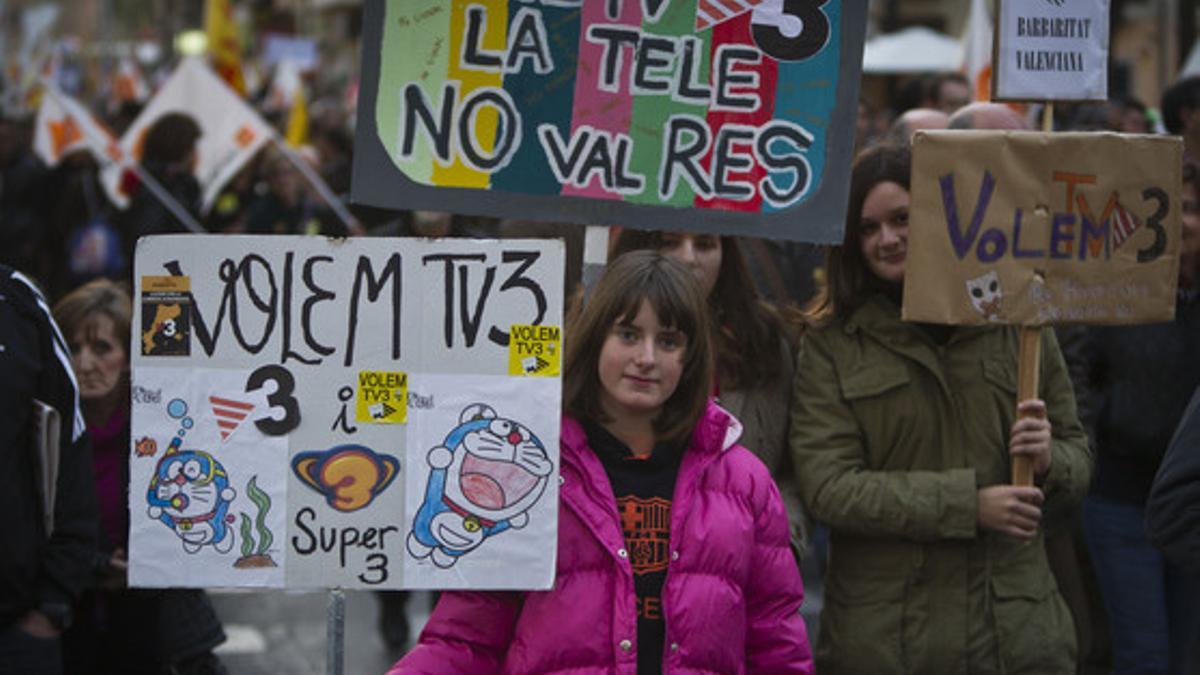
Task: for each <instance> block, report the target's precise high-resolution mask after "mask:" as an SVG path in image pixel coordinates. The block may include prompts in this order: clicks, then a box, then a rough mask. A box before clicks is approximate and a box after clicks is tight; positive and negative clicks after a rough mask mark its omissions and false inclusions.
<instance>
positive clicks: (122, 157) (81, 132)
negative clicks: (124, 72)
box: [33, 82, 130, 208]
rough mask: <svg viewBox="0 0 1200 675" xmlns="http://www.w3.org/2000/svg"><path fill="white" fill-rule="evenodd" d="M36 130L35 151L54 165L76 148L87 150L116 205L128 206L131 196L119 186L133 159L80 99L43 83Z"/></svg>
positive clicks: (49, 163)
mask: <svg viewBox="0 0 1200 675" xmlns="http://www.w3.org/2000/svg"><path fill="white" fill-rule="evenodd" d="M41 99H42V100H41V105H40V106H39V107H38V114H37V121H36V128H35V129H34V132H33V151H34V152H35V153H37V156H38V157H41V158H42V161H44V162H45V163H46V164H47V165H49V166H55V165H56V164H58V163H59V162H60V161H62V158H63V157H65V156H66V155H68V154H70V153H72V152H75V151H76V150H87V151H89V152H90V153H91V154H92V156H93V157H95V158H96V161H97V163H99V165H100V169H101V183H102V184H103V185H104V189H105V191H106V192H107V193H108V196H109V198H110V199H111V200H112V201H113V203H114V204H116V205H117V206H120V207H122V208H123V207H125V205H126V204H128V198H127V197H126V196H125V195H123V194H122V193H121V192H120V190H119V189H118V186H117V183H118V182H119V181H118V178H119V176H120V173H121V169H122V168H124V167H125V166H126V165H127V164H128V163H129V161H130V159H129V156H128V154H127V153H126V152H125V150H124V149H123V148H122V147H121V145H120V144H119V143H118V142H117V139H116V137H114V136H113V135H112V132H110V131H109V130H108V128H107V127H105V126H104V125H103V124H102V123H101V122H100V121H99V120H97V119H96V117H95V116H94V115H92V113H91V112H90V111H89V110H88V109H87V108H85V107H84V106H83V104H81V103H80V102H78V101H76V100H75V99H73V98H71V97H70V96H67V95H66V94H64V93H62V92H61V91H59V89H58V87H56V86H54V85H53V84H51V83H49V82H44V83H43V85H42V96H41Z"/></svg>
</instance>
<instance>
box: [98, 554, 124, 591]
mask: <svg viewBox="0 0 1200 675" xmlns="http://www.w3.org/2000/svg"><path fill="white" fill-rule="evenodd" d="M128 574H129V559H128V558H127V557H126V554H125V549H123V548H118V549H117V550H115V551H113V552H112V555H111V556H109V558H108V569H106V570H105V571H104V574H103V577H102V578H101V579H100V588H102V589H104V590H109V591H111V590H118V589H122V588H125V586H126V584H127V579H128Z"/></svg>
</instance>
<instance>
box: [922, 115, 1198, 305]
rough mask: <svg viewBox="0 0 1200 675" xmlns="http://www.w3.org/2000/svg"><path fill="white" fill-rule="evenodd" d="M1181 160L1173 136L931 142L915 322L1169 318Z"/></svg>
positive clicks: (928, 137)
mask: <svg viewBox="0 0 1200 675" xmlns="http://www.w3.org/2000/svg"><path fill="white" fill-rule="evenodd" d="M1182 153H1183V144H1182V143H1181V141H1180V139H1178V138H1168V137H1161V136H1129V135H1118V134H1111V133H1104V134H1098V133H1054V134H1046V133H1034V132H996V131H941V132H919V133H918V134H917V136H916V138H915V139H914V142H913V178H912V203H911V209H910V214H909V223H910V224H909V233H908V258H907V264H906V271H905V279H904V311H903V314H904V318H905V319H908V320H911V321H931V322H937V323H950V324H977V325H986V324H989V323H1008V324H1023V325H1042V324H1057V323H1087V324H1122V323H1142V322H1152V321H1168V320H1170V319H1171V318H1173V316H1174V311H1175V292H1174V291H1175V285H1176V276H1177V274H1178V270H1179V242H1180V234H1181V232H1180V200H1179V191H1180V186H1181V185H1182V177H1181V169H1180V167H1181V166H1182Z"/></svg>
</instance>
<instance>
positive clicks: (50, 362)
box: [16, 275, 99, 603]
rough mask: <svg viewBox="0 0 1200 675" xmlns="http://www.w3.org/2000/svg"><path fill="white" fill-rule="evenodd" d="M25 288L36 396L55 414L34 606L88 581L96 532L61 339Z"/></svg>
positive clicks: (39, 300)
mask: <svg viewBox="0 0 1200 675" xmlns="http://www.w3.org/2000/svg"><path fill="white" fill-rule="evenodd" d="M16 276H17V282H18V283H19V284H25V285H28V286H29V291H30V298H29V300H30V301H31V304H32V305H33V307H32V311H31V313H30V314H31V316H33V317H36V319H35V320H36V321H37V323H38V333H39V335H40V338H41V348H42V354H41V358H42V369H41V375H40V378H39V382H38V385H37V397H38V398H39V399H40V400H42V401H43V402H45V403H47V404H49V405H51V406H53V407H54V408H56V409H57V410H58V412H59V417H60V421H61V428H60V430H59V445H60V448H59V452H60V455H59V465H58V487H57V491H56V498H55V505H54V532H53V533H52V534H51V536H50V537H49V538H48V539H47V540H46V541H45V542H44V545H43V548H42V554H41V556H40V558H41V560H40V564H39V569H38V576H37V589H36V592H37V600H38V602H40V603H47V602H48V603H70V602H72V601H74V600H75V599H76V598H77V597H78V596H79V594H80V593H82V592H83V589H84V588H85V587H86V586H87V585H88V584H89V583H90V581H91V572H92V566H93V563H94V560H95V551H96V545H97V541H96V539H97V532H98V530H99V526H98V525H99V523H98V515H97V513H98V509H97V504H96V486H95V479H94V477H93V473H92V452H91V443H90V441H89V439H88V435H87V432H86V430H85V425H84V421H83V415H82V412H81V411H80V409H79V389H78V386H77V384H76V382H75V374H74V372H73V371H72V370H71V356H70V351H69V349H68V347H67V343H66V341H65V340H64V339H63V336H62V334H61V332H59V329H58V326H57V325H56V324H55V323H54V319H53V317H52V316H51V314H50V308H49V307H48V306H47V304H46V301H45V299H44V298H43V297H42V295H41V293H40V292H39V291H38V290H37V289H36V288H34V287H33V286H32V285H31V284H29V283H28V282H27V281H26V280H24V279H22V278H21V277H20V275H16Z"/></svg>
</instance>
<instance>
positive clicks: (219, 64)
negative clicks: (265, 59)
mask: <svg viewBox="0 0 1200 675" xmlns="http://www.w3.org/2000/svg"><path fill="white" fill-rule="evenodd" d="M204 32H205V34H206V35H207V37H208V53H209V55H210V57H211V59H212V67H213V70H215V71H217V74H218V75H220V76H221V79H222V80H225V83H226V84H228V85H229V86H230V87H231V88H233V90H234V91H236V92H237V93H238V95H239V96H245V95H246V80H245V78H244V76H243V74H242V41H241V38H240V37H239V36H238V28H237V23H236V22H234V20H233V5H232V4H231V3H230V0H207V5H206V6H205V8H204Z"/></svg>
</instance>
